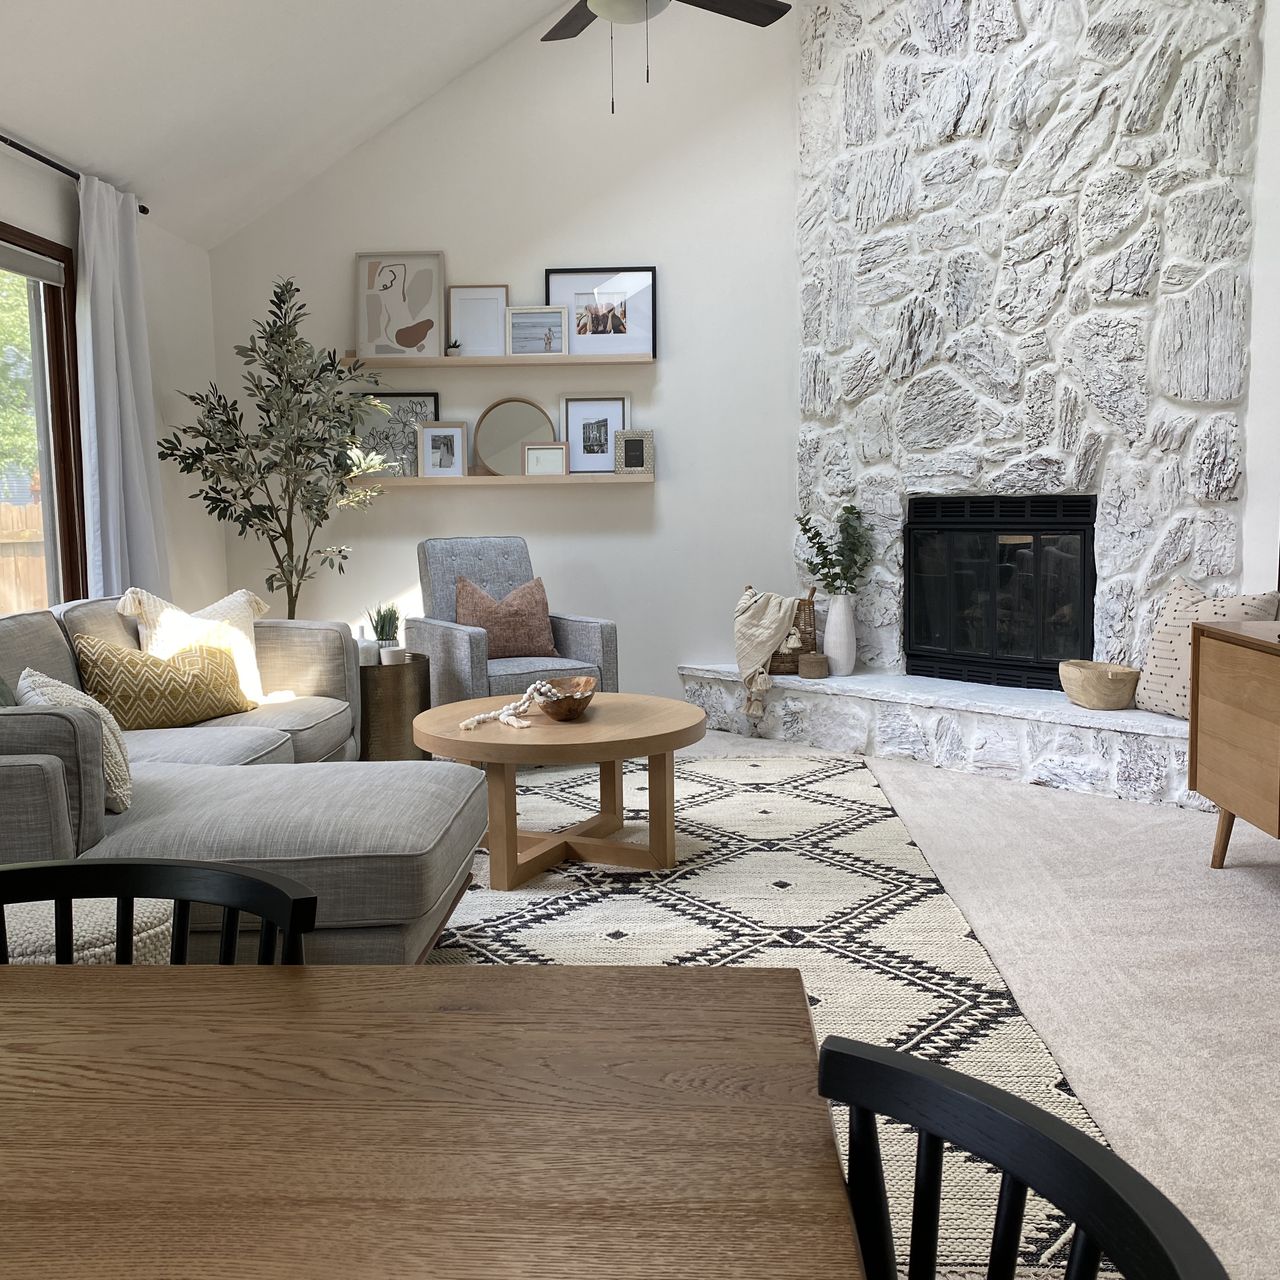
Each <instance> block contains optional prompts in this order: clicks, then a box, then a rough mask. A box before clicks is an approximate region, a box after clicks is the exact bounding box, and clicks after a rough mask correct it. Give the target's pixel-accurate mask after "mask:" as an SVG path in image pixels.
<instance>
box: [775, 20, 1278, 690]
mask: <svg viewBox="0 0 1280 1280" xmlns="http://www.w3.org/2000/svg"><path fill="white" fill-rule="evenodd" d="M801 19H802V28H803V53H802V74H803V81H804V84H803V89H802V95H801V102H800V162H801V174H802V182H801V194H800V202H799V210H798V229H799V251H800V256H801V267H802V277H803V299H802V303H803V318H804V319H803V341H804V350H803V352H802V356H801V379H800V380H801V400H802V412H803V424H802V427H801V431H800V442H799V488H800V502H801V505H802V507H803V508H804V509H806V510H809V511H812V512H814V513H815V514H817V515H818V516H820V517H823V518H827V517H830V516H831V515H832V514H833V513H834V512H835V511H836V510H838V508H839V507H840V506H842V505H843V504H844V503H845V502H848V501H850V500H852V501H854V502H856V503H857V504H858V505H859V506H860V507H861V508H862V510H863V511H864V512H865V513H866V514H867V515H868V517H869V518H870V519H871V521H872V522H873V525H874V530H875V536H876V542H877V552H878V555H877V561H876V564H875V566H874V568H873V570H872V572H871V576H870V579H869V581H868V584H867V586H866V588H865V589H864V590H863V591H862V592H861V594H860V596H859V599H858V602H857V609H858V625H859V641H860V649H861V655H862V658H863V660H864V661H867V662H869V663H870V664H871V665H875V666H889V667H892V666H895V665H897V664H898V663H899V662H900V661H901V657H902V537H901V531H902V522H903V519H904V512H905V496H906V495H908V494H911V493H939V492H956V493H984V492H985V493H1027V492H1042V493H1062V492H1072V493H1076V492H1080V493H1096V494H1098V496H1099V504H1098V506H1099V511H1098V532H1097V548H1096V557H1097V565H1098V583H1099V593H1098V601H1097V609H1096V644H1095V649H1096V655H1097V656H1098V657H1101V658H1107V659H1110V660H1112V661H1122V662H1123V661H1131V662H1136V661H1139V660H1140V658H1141V655H1142V652H1143V650H1144V648H1145V639H1146V635H1147V634H1148V632H1149V628H1150V625H1151V622H1152V613H1153V606H1154V604H1155V603H1156V602H1157V601H1158V599H1159V597H1160V596H1161V594H1162V593H1163V591H1164V590H1165V588H1166V586H1167V584H1168V582H1169V580H1170V578H1171V577H1173V576H1174V575H1184V576H1187V577H1190V578H1193V579H1196V580H1199V581H1201V582H1202V583H1204V584H1206V586H1207V587H1208V588H1209V589H1210V590H1222V591H1226V590H1228V589H1230V588H1233V587H1235V586H1236V585H1237V584H1238V570H1239V551H1238V543H1239V523H1240V522H1239V507H1240V502H1241V499H1242V497H1243V488H1244V484H1243V439H1242V432H1241V408H1242V404H1243V400H1244V397H1245V393H1246V389H1247V382H1248V318H1249V283H1248V281H1249V271H1248V266H1249V254H1250V248H1251V242H1252V230H1253V228H1252V212H1251V210H1252V190H1251V188H1252V173H1253V155H1254V132H1253V131H1254V124H1255V121H1256V118H1257V100H1258V86H1259V61H1260V49H1259V34H1258V27H1259V20H1260V5H1259V3H1258V0H1182V2H1181V3H1160V2H1158V0H1088V3H1086V2H1085V0H887V2H884V3H881V2H880V0H825V2H823V3H812V2H810V3H808V4H807V5H806V6H805V7H804V9H803V11H802V13H801Z"/></svg>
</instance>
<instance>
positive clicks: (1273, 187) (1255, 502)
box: [1240, 5, 1280, 591]
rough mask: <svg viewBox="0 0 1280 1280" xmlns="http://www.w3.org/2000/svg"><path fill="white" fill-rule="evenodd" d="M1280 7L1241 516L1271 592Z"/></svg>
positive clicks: (1260, 199)
mask: <svg viewBox="0 0 1280 1280" xmlns="http://www.w3.org/2000/svg"><path fill="white" fill-rule="evenodd" d="M1277 49H1280V6H1276V5H1266V6H1264V9H1263V15H1262V56H1263V68H1262V100H1261V103H1260V104H1259V109H1258V134H1257V136H1258V151H1257V159H1256V177H1255V181H1254V187H1253V216H1254V231H1253V314H1252V326H1251V330H1250V341H1249V349H1250V360H1251V366H1252V367H1251V369H1250V372H1249V404H1248V409H1247V411H1246V415H1245V503H1244V516H1243V520H1242V522H1241V539H1240V551H1241V555H1242V557H1243V574H1242V584H1243V586H1244V589H1245V590H1246V591H1272V590H1274V589H1275V586H1276V577H1277V561H1278V560H1280V359H1278V358H1277V352H1280V308H1278V307H1277V306H1276V304H1275V300H1276V298H1277V296H1280V223H1277V222H1276V219H1275V218H1274V216H1273V215H1272V210H1274V209H1275V208H1276V207H1277V202H1280V60H1278V59H1277V57H1276V52H1275V51H1276V50H1277Z"/></svg>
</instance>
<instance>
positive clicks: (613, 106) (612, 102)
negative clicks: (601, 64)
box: [609, 22, 618, 116]
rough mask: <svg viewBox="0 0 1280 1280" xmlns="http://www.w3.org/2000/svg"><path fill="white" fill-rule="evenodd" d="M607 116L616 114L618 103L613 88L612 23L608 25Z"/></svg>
mask: <svg viewBox="0 0 1280 1280" xmlns="http://www.w3.org/2000/svg"><path fill="white" fill-rule="evenodd" d="M609 114H610V115H611V116H616V115H617V114H618V101H617V96H616V94H615V92H614V87H613V23H612V22H611V23H609Z"/></svg>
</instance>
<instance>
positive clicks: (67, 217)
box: [0, 150, 227, 607]
mask: <svg viewBox="0 0 1280 1280" xmlns="http://www.w3.org/2000/svg"><path fill="white" fill-rule="evenodd" d="M0 222H7V223H9V224H10V225H12V226H15V227H21V228H22V229H23V230H24V231H30V232H33V233H34V234H36V235H40V236H44V237H45V238H46V239H48V240H54V241H56V242H57V243H59V244H65V245H70V246H72V247H73V248H74V247H75V244H76V240H77V228H78V226H79V215H78V212H77V202H76V189H75V184H74V183H73V182H72V181H71V180H70V179H68V178H66V177H64V176H62V175H61V174H58V173H56V172H54V171H53V170H51V169H48V168H46V167H45V166H44V165H40V164H36V163H35V162H34V161H31V160H27V159H26V158H25V157H22V156H19V155H17V154H16V153H14V152H11V151H7V150H0ZM140 242H141V252H142V267H143V276H144V286H145V291H146V305H147V328H148V332H149V337H150V345H151V366H152V378H153V381H154V386H155V392H156V404H157V412H158V413H159V414H161V415H164V417H163V418H162V420H163V421H171V420H172V418H171V416H169V415H171V414H173V413H174V412H177V411H178V408H177V404H176V403H175V397H174V395H173V392H172V388H174V387H182V388H183V389H184V390H195V389H197V388H199V387H200V386H202V385H203V384H204V383H207V382H208V381H209V379H210V378H211V377H212V376H213V304H212V300H211V295H210V287H209V255H208V254H207V253H206V252H205V251H204V250H203V249H197V248H196V247H195V246H193V245H190V244H187V243H186V241H184V240H179V239H178V238H177V237H176V236H173V235H170V234H169V233H168V232H167V231H165V230H164V229H163V228H162V227H160V226H159V225H157V224H156V223H155V222H154V221H153V220H152V219H148V218H144V219H142V220H141V231H140ZM161 475H162V478H163V481H164V504H165V514H166V524H167V527H168V533H169V566H170V574H171V576H172V582H173V597H174V599H175V600H176V601H177V602H178V603H179V604H185V605H189V606H192V607H194V606H197V605H201V604H207V603H208V602H209V601H210V600H212V599H215V598H216V597H217V596H220V595H222V594H223V593H224V591H225V588H226V582H227V564H226V551H225V546H224V543H225V539H224V536H223V532H222V530H221V529H219V528H217V527H216V526H214V524H213V522H212V521H210V520H209V518H208V517H207V516H205V514H204V512H203V511H202V510H201V509H200V508H199V507H198V506H196V504H194V503H191V502H188V501H187V498H186V495H187V494H188V493H190V492H191V485H190V482H189V479H188V478H186V477H183V476H181V475H180V474H178V472H177V469H176V468H174V467H171V466H168V465H162V467H161Z"/></svg>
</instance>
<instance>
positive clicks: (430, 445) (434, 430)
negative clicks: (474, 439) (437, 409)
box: [418, 422, 467, 476]
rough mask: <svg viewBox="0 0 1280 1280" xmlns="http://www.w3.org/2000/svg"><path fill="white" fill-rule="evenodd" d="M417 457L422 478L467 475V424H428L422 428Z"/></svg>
mask: <svg viewBox="0 0 1280 1280" xmlns="http://www.w3.org/2000/svg"><path fill="white" fill-rule="evenodd" d="M421 432H422V443H421V445H420V446H419V448H418V456H419V457H420V458H421V459H422V474H423V475H424V476H465V475H466V474H467V424H466V423H465V422H428V423H425V424H424V425H423V426H422V428H421Z"/></svg>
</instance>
